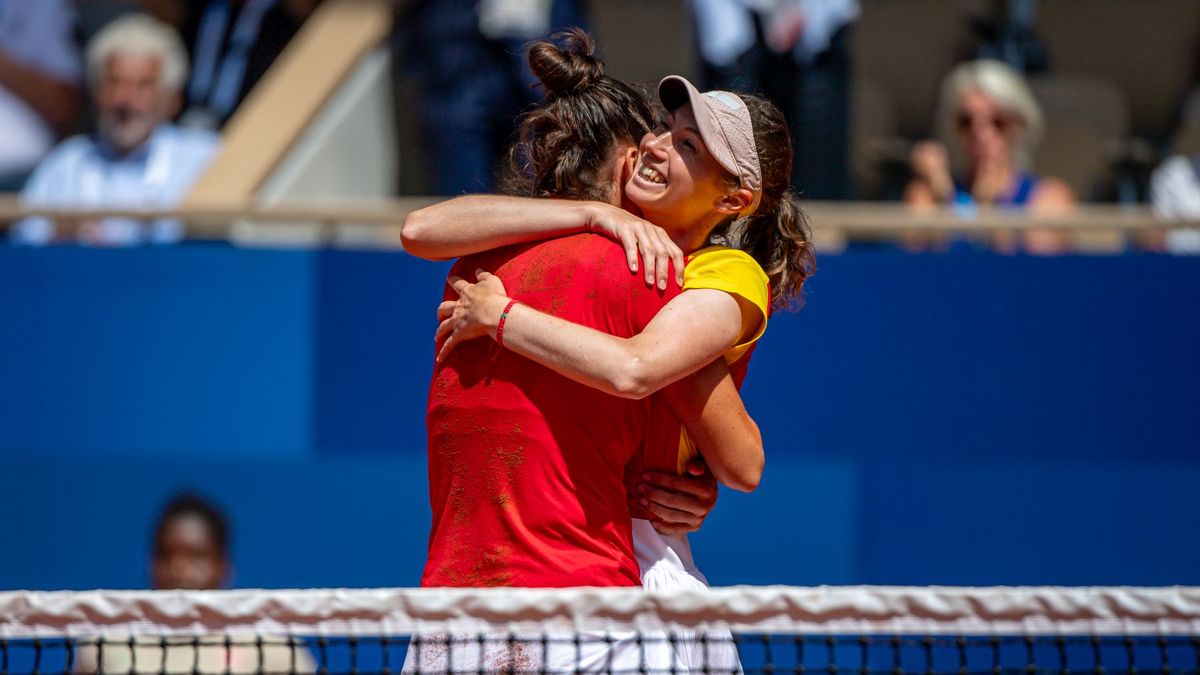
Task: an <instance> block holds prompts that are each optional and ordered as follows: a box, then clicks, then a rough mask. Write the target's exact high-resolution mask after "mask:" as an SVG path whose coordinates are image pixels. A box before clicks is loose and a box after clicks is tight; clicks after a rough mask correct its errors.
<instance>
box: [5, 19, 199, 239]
mask: <svg viewBox="0 0 1200 675" xmlns="http://www.w3.org/2000/svg"><path fill="white" fill-rule="evenodd" d="M87 61H88V79H89V82H90V84H91V91H92V94H93V96H94V97H95V105H96V117H97V120H96V125H97V131H96V134H95V136H76V137H74V138H71V139H68V140H66V141H64V142H63V143H62V144H61V145H59V146H58V147H57V148H55V150H54V151H53V152H52V153H51V154H50V156H48V157H46V159H45V160H43V161H42V163H41V164H39V165H38V167H37V170H36V171H35V172H34V174H33V176H32V177H31V178H30V180H29V183H28V184H27V185H26V186H25V190H24V191H23V192H22V194H21V198H22V201H23V202H24V204H25V205H26V206H30V207H42V208H86V209H138V208H171V207H174V206H176V205H177V204H178V203H179V202H180V201H181V200H182V199H183V197H184V195H185V194H186V193H187V191H188V189H189V188H190V187H191V186H192V184H193V183H194V182H195V181H196V179H197V178H198V177H199V176H200V173H201V172H202V171H203V170H204V168H205V167H206V166H207V165H208V162H209V160H210V159H211V158H212V155H213V152H214V151H215V150H216V147H217V137H216V136H215V135H214V134H212V133H211V132H208V131H200V130H185V129H179V128H177V127H175V126H174V125H172V124H170V122H169V120H170V119H171V118H172V117H174V116H175V114H176V113H177V112H178V111H179V105H180V89H181V87H182V86H183V82H184V80H185V79H186V78H187V53H186V52H185V50H184V47H183V43H182V42H181V41H180V40H179V37H178V36H177V35H176V34H175V31H174V30H173V29H172V28H171V27H170V26H167V25H165V24H162V23H159V22H158V21H156V20H154V19H151V18H150V17H147V16H144V15H137V14H135V15H128V16H125V17H122V18H120V19H117V20H116V21H113V22H112V23H110V24H109V25H108V26H106V27H105V28H104V30H102V31H101V32H100V33H99V34H97V35H96V37H95V38H93V39H92V41H91V43H89V44H88V53H87ZM182 234H183V228H182V225H181V223H179V221H177V220H165V219H160V220H156V221H153V222H150V223H146V222H143V221H139V220H132V219H127V218H105V219H103V220H99V221H92V222H87V223H83V224H82V225H81V226H80V228H79V239H80V240H81V241H83V242H86V243H91V244H97V245H106V246H121V245H130V244H136V243H140V242H145V241H149V242H155V243H167V242H174V241H178V240H179V239H180V238H181V237H182ZM13 237H14V240H15V241H16V242H18V243H24V244H34V245H39V244H45V243H48V242H50V241H52V240H54V239H55V226H54V223H52V222H51V221H49V220H48V219H46V218H27V219H25V220H23V221H21V222H19V223H17V224H16V226H15V227H14V230H13Z"/></svg>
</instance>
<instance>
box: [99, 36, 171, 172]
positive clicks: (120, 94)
mask: <svg viewBox="0 0 1200 675" xmlns="http://www.w3.org/2000/svg"><path fill="white" fill-rule="evenodd" d="M162 67H163V63H162V59H161V58H160V57H158V56H149V55H137V54H125V53H122V52H120V51H117V52H114V53H113V54H111V55H109V57H108V60H107V61H105V63H104V68H103V72H102V73H101V75H100V77H99V79H98V81H97V82H96V85H95V91H94V92H93V93H94V96H95V101H96V115H97V125H98V127H99V131H100V136H101V137H102V138H103V139H104V140H105V141H107V142H108V144H109V145H111V146H112V148H113V149H114V150H116V151H117V152H118V153H120V154H125V153H128V152H130V151H132V150H135V149H136V148H138V147H139V146H141V145H142V144H143V143H145V142H146V140H147V139H148V138H150V134H152V133H153V132H154V128H155V127H157V126H158V125H159V124H160V123H162V122H165V121H167V120H169V119H171V118H172V117H174V115H175V113H176V112H177V111H178V110H179V106H180V98H179V95H178V94H176V93H167V92H164V91H163V88H162V82H161V76H162Z"/></svg>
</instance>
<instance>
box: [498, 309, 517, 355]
mask: <svg viewBox="0 0 1200 675" xmlns="http://www.w3.org/2000/svg"><path fill="white" fill-rule="evenodd" d="M516 306H517V301H516V300H511V299H510V300H509V301H508V302H507V303H505V305H504V309H503V310H501V311H500V319H499V320H498V321H497V322H496V344H497V345H499V346H500V347H501V348H503V347H504V326H505V325H507V323H508V315H509V313H511V312H512V310H513V307H516Z"/></svg>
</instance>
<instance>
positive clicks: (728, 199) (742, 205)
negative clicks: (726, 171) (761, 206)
mask: <svg viewBox="0 0 1200 675" xmlns="http://www.w3.org/2000/svg"><path fill="white" fill-rule="evenodd" d="M753 203H754V193H753V192H751V191H749V190H747V189H746V188H738V189H736V190H734V191H733V192H730V193H729V194H727V195H723V196H722V197H721V198H720V199H718V200H717V211H720V212H721V213H724V214H727V215H733V214H735V213H740V212H741V211H744V210H745V209H747V208H749V206H750V205H751V204H753Z"/></svg>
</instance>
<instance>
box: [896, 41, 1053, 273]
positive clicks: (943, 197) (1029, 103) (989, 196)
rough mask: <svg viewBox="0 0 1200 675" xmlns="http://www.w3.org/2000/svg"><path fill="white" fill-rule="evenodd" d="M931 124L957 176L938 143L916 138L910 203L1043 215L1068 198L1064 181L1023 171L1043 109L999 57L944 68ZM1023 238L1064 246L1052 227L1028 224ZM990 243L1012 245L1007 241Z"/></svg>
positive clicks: (1038, 245)
mask: <svg viewBox="0 0 1200 675" xmlns="http://www.w3.org/2000/svg"><path fill="white" fill-rule="evenodd" d="M937 128H938V131H939V135H940V136H941V137H942V138H945V139H948V140H950V142H951V144H952V150H953V151H954V155H955V159H956V160H960V161H957V162H955V163H956V164H961V165H962V171H961V173H959V176H961V178H955V177H954V176H953V175H952V173H951V164H952V162H951V153H950V152H949V151H948V150H947V148H946V146H945V145H943V144H942V143H941V142H939V141H924V142H921V143H918V144H916V145H915V146H914V147H913V150H912V158H911V161H912V171H913V180H912V182H910V183H909V185H908V188H907V189H906V190H905V194H904V199H905V201H906V202H908V203H909V204H913V205H916V206H927V205H934V204H946V205H953V206H955V207H958V208H960V209H970V208H973V207H975V206H999V207H1014V208H1021V209H1027V210H1028V211H1029V212H1031V213H1033V214H1038V215H1042V214H1046V213H1051V212H1054V211H1056V210H1061V209H1063V208H1066V207H1070V206H1071V205H1073V204H1074V203H1075V195H1074V194H1073V193H1072V192H1071V189H1070V188H1069V187H1067V185H1066V183H1064V182H1063V181H1061V180H1059V179H1057V178H1053V177H1038V176H1035V175H1034V174H1033V173H1032V172H1031V171H1030V168H1031V165H1032V157H1033V151H1034V149H1035V148H1036V147H1037V144H1038V142H1039V141H1040V139H1041V135H1042V129H1043V118H1042V111H1041V108H1040V107H1039V106H1038V103H1037V101H1036V99H1034V97H1033V94H1032V92H1031V91H1030V90H1029V86H1028V85H1027V84H1026V83H1025V80H1024V78H1023V77H1021V75H1020V74H1019V73H1017V71H1015V70H1013V69H1012V68H1011V67H1009V66H1007V65H1005V64H1004V63H1001V62H999V61H992V60H979V61H971V62H968V63H964V64H962V65H960V66H958V67H957V68H955V69H954V70H953V71H951V73H950V74H949V75H948V76H947V77H946V79H945V80H944V81H943V83H942V92H941V100H940V103H939V110H938V119H937ZM1022 239H1023V241H1022V242H1021V243H1022V244H1023V245H1024V247H1025V249H1026V250H1028V251H1029V252H1032V253H1044V254H1050V253H1060V252H1063V251H1064V250H1066V247H1067V240H1066V238H1065V235H1062V234H1060V233H1057V232H1054V231H1047V230H1027V231H1025V233H1024V235H1023V237H1022ZM910 243H916V242H911V241H910ZM996 244H997V246H998V247H1000V248H1002V249H1012V248H1015V246H1016V242H1015V241H1007V240H1000V241H997V242H996Z"/></svg>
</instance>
